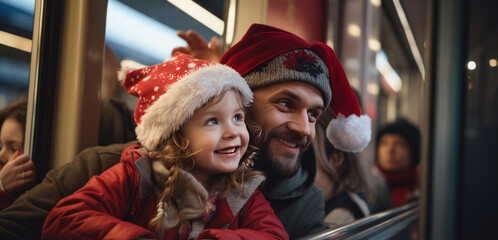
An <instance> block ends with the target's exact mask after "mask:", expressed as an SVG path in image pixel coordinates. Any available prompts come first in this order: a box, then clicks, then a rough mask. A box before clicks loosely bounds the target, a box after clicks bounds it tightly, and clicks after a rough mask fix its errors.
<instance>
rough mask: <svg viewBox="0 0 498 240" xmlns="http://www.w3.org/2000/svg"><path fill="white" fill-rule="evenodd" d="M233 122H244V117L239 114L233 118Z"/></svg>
mask: <svg viewBox="0 0 498 240" xmlns="http://www.w3.org/2000/svg"><path fill="white" fill-rule="evenodd" d="M233 120H234V121H236V122H240V121H244V115H242V114H237V115H235V116H234V117H233Z"/></svg>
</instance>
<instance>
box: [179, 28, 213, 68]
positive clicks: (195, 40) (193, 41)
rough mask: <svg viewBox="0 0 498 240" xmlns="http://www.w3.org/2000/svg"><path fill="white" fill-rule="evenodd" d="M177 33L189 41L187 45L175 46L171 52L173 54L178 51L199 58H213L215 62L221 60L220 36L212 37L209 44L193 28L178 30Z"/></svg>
mask: <svg viewBox="0 0 498 240" xmlns="http://www.w3.org/2000/svg"><path fill="white" fill-rule="evenodd" d="M176 35H178V36H179V37H181V38H183V40H185V41H186V42H187V46H186V47H176V48H174V49H173V51H172V52H171V54H172V55H173V54H174V53H175V52H177V51H178V52H181V53H185V54H187V55H190V56H192V57H194V58H197V59H204V60H211V61H215V62H219V61H220V59H221V56H222V54H221V53H220V49H219V47H218V38H216V37H213V38H211V41H210V42H209V45H208V44H207V43H206V41H205V40H204V39H203V38H202V37H201V35H199V33H197V32H195V31H193V30H188V31H187V32H186V33H185V32H183V31H177V32H176Z"/></svg>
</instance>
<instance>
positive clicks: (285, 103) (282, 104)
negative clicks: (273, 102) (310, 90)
mask: <svg viewBox="0 0 498 240" xmlns="http://www.w3.org/2000/svg"><path fill="white" fill-rule="evenodd" d="M277 104H278V105H281V106H283V107H286V108H289V107H290V103H289V101H287V100H280V101H278V102H277Z"/></svg>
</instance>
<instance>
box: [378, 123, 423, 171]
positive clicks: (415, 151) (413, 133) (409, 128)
mask: <svg viewBox="0 0 498 240" xmlns="http://www.w3.org/2000/svg"><path fill="white" fill-rule="evenodd" d="M388 133H390V134H399V135H401V136H403V138H405V140H406V141H407V142H408V144H409V145H410V151H411V155H412V162H411V164H412V166H414V165H416V164H418V163H419V161H420V131H419V129H418V128H417V127H416V126H415V125H413V124H412V123H410V122H409V121H408V120H406V119H398V120H396V121H395V122H393V123H390V124H386V125H384V126H383V127H382V128H380V129H379V133H377V139H376V142H375V144H376V146H375V149H377V148H378V147H379V140H380V138H381V137H382V135H384V134H388Z"/></svg>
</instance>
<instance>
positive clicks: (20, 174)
mask: <svg viewBox="0 0 498 240" xmlns="http://www.w3.org/2000/svg"><path fill="white" fill-rule="evenodd" d="M26 105H27V103H26V101H18V102H15V103H13V104H11V105H9V106H8V107H7V108H5V109H4V110H2V111H0V127H1V128H0V210H2V209H4V208H6V207H8V206H9V205H10V204H11V203H12V202H14V200H15V199H16V198H17V197H18V196H19V195H21V194H22V193H23V192H25V191H26V190H28V189H29V188H30V187H31V186H32V185H33V184H34V183H35V175H36V174H35V164H34V163H33V161H31V159H30V158H29V157H28V156H26V155H24V154H21V152H22V148H23V146H24V127H25V124H26Z"/></svg>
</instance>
